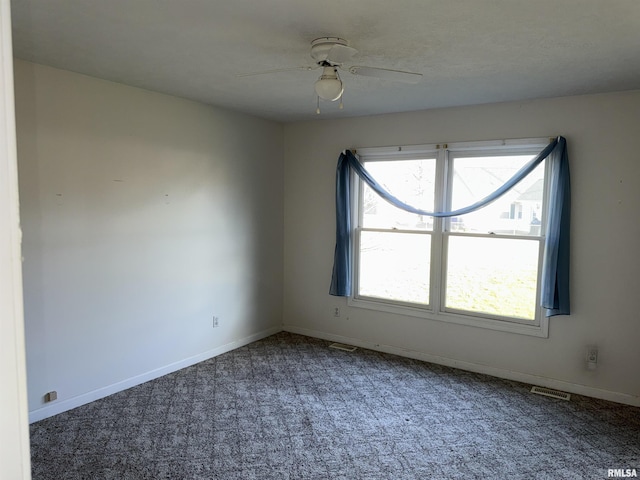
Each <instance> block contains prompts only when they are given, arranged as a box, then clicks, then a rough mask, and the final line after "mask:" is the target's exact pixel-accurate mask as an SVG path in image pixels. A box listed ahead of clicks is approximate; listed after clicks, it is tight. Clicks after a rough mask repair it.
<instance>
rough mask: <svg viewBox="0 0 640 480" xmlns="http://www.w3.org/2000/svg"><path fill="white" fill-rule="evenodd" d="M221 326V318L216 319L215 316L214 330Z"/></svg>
mask: <svg viewBox="0 0 640 480" xmlns="http://www.w3.org/2000/svg"><path fill="white" fill-rule="evenodd" d="M219 326H220V318H219V317H216V316H215V315H214V316H213V328H216V327H219Z"/></svg>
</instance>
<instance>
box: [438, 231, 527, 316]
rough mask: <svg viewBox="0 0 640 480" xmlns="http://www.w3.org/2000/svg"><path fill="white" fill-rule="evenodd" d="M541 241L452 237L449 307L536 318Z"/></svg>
mask: <svg viewBox="0 0 640 480" xmlns="http://www.w3.org/2000/svg"><path fill="white" fill-rule="evenodd" d="M538 249H539V242H538V241H535V240H515V239H508V238H499V237H497V238H478V237H466V236H454V235H451V236H449V248H448V264H447V286H446V288H447V291H446V301H445V305H446V307H447V308H453V309H457V310H467V311H471V312H478V313H485V314H489V315H500V316H504V317H516V318H523V319H527V320H533V319H534V318H535V312H536V305H537V295H536V284H537V274H538Z"/></svg>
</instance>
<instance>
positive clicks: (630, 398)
mask: <svg viewBox="0 0 640 480" xmlns="http://www.w3.org/2000/svg"><path fill="white" fill-rule="evenodd" d="M282 329H283V330H284V331H285V332H291V333H298V334H300V335H306V336H309V337H315V338H322V339H323V340H329V341H332V342H339V343H346V344H348V345H355V346H357V347H362V348H367V349H369V350H375V351H378V352H385V353H392V354H394V355H399V356H401V357H407V358H414V359H416V360H423V361H425V362H430V363H435V364H438V365H444V366H447V367H454V368H459V369H461V370H467V371H469V372H475V373H484V374H487V375H491V376H493V377H498V378H504V379H507V380H514V381H517V382H522V383H528V384H531V385H538V386H541V387H547V388H553V389H556V390H562V391H565V392H569V393H575V394H576V395H584V396H587V397H593V398H599V399H602V400H609V401H612V402H617V403H623V404H625V405H632V406H634V407H640V397H637V396H634V395H629V394H626V393H619V392H612V391H609V390H602V389H599V388H594V387H589V386H586V385H581V384H578V383H571V382H565V381H563V380H556V379H554V378H547V377H541V376H538V375H531V374H528V373H521V372H514V371H511V370H504V369H501V368H495V367H490V366H487V365H480V364H477V363H471V362H462V361H459V360H454V359H452V358H447V357H441V356H438V355H430V354H428V353H424V352H419V351H416V350H408V349H404V348H399V347H394V346H392V345H384V344H380V343H373V342H367V341H364V340H360V339H357V338H351V337H345V336H342V335H334V334H331V333H325V332H320V331H317V330H309V329H306V328H300V327H296V326H294V325H283V327H282Z"/></svg>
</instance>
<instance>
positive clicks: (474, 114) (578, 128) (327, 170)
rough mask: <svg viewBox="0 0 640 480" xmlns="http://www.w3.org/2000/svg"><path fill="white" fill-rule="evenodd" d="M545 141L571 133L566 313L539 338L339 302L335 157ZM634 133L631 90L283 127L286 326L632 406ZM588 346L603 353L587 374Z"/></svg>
mask: <svg viewBox="0 0 640 480" xmlns="http://www.w3.org/2000/svg"><path fill="white" fill-rule="evenodd" d="M555 135H563V136H565V137H566V138H567V142H568V148H569V157H570V164H571V169H572V171H571V174H572V189H573V195H572V202H573V210H572V230H571V234H572V257H571V261H572V267H571V275H572V282H573V283H572V287H571V293H572V308H573V314H572V315H571V316H568V317H556V318H553V319H552V320H551V323H550V335H549V338H548V339H545V338H535V337H529V336H522V335H517V334H510V333H504V332H497V331H491V330H484V329H479V328H476V327H468V326H462V325H453V324H447V323H442V322H437V321H429V320H425V319H419V318H412V317H404V316H399V315H392V314H388V313H377V312H373V311H371V310H364V309H358V308H349V307H348V306H347V304H346V301H345V299H343V298H336V297H332V296H330V295H328V289H329V282H330V278H331V268H332V262H333V249H334V244H335V233H334V232H335V226H334V225H335V223H334V222H335V220H334V215H335V213H334V212H335V210H334V208H335V207H334V188H335V187H334V182H335V167H336V162H337V158H338V155H339V153H340V151H341V150H343V149H345V148H353V147H369V146H389V145H411V144H421V143H436V142H453V141H465V140H492V139H502V138H522V137H544V136H555ZM639 136H640V92H627V93H619V94H610V95H598V96H580V97H567V98H559V99H550V100H540V101H533V102H518V103H507V104H496V105H482V106H473V107H465V108H451V109H442V110H431V111H423V112H415V113H405V114H396V115H383V116H374V117H365V118H353V119H343V120H339V121H338V120H327V121H314V122H307V123H295V124H289V125H286V126H285V309H284V323H285V329H288V330H291V331H297V332H301V333H309V334H313V335H317V336H322V337H325V338H330V339H341V340H343V341H347V342H351V343H356V344H360V345H365V346H370V347H375V348H380V349H387V350H390V351H394V352H401V353H404V354H406V355H409V356H415V357H418V358H425V359H430V360H435V361H439V362H442V363H445V364H450V365H461V366H463V367H465V368H469V369H473V370H477V371H485V372H489V373H492V374H495V375H499V376H504V377H509V378H515V379H521V380H524V381H527V382H530V383H537V384H541V385H548V386H553V387H555V388H562V389H564V390H569V391H574V392H582V393H586V394H589V395H593V396H597V397H602V398H609V399H614V400H618V401H622V402H626V403H632V404H636V405H640V375H638V370H637V369H638V365H640V349H639V348H638V344H639V343H640V311H639V309H638V304H637V298H638V285H639V283H638V282H639V281H638V279H639V278H640V255H638V253H637V249H638V238H640V221H638V211H639V209H640V158H639V155H640V153H639V152H640V149H639V144H638V137H639ZM334 306H339V307H341V310H342V315H341V318H334V317H333V313H332V312H333V307H334ZM347 317H348V319H347ZM590 344H595V345H597V346H598V347H599V349H600V358H599V360H600V364H599V367H598V369H597V370H596V371H594V372H592V371H588V370H587V369H586V368H585V361H584V358H585V353H586V351H585V348H586V346H587V345H590Z"/></svg>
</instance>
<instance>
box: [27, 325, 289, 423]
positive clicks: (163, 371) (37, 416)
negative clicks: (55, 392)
mask: <svg viewBox="0 0 640 480" xmlns="http://www.w3.org/2000/svg"><path fill="white" fill-rule="evenodd" d="M281 331H282V328H281V327H273V328H269V329H267V330H263V331H262V332H258V333H256V334H253V335H250V336H248V337H245V338H241V339H239V340H235V341H233V342H230V343H227V344H225V345H222V346H220V347H217V348H214V349H212V350H208V351H206V352H203V353H200V354H198V355H194V356H193V357H189V358H185V359H184V360H180V361H179V362H175V363H172V364H170V365H166V366H164V367H160V368H157V369H155V370H151V371H150V372H146V373H143V374H140V375H136V376H135V377H131V378H128V379H126V380H123V381H121V382H118V383H114V384H112V385H108V386H106V387H102V388H99V389H97V390H93V391H91V392H88V393H84V394H82V395H78V396H76V397H73V398H69V399H67V400H64V401H61V402H54V403H52V404H51V405H47V406H46V407H42V408H38V409H37V410H32V411H30V412H29V423H33V422H37V421H38V420H42V419H45V418H48V417H51V416H53V415H57V414H58V413H62V412H66V411H67V410H71V409H73V408H76V407H79V406H81V405H85V404H87V403H90V402H93V401H95V400H99V399H101V398H104V397H107V396H109V395H113V394H114V393H117V392H121V391H122V390H126V389H127V388H131V387H135V386H136V385H140V384H142V383H145V382H148V381H149V380H153V379H156V378H159V377H162V376H163V375H167V374H169V373H173V372H176V371H178V370H181V369H183V368H186V367H190V366H191V365H195V364H196V363H199V362H203V361H205V360H208V359H210V358H213V357H217V356H218V355H221V354H223V353H226V352H230V351H231V350H235V349H236V348H240V347H243V346H245V345H248V344H250V343H253V342H255V341H258V340H261V339H263V338H266V337H269V336H271V335H274V334H276V333H278V332H281Z"/></svg>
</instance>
